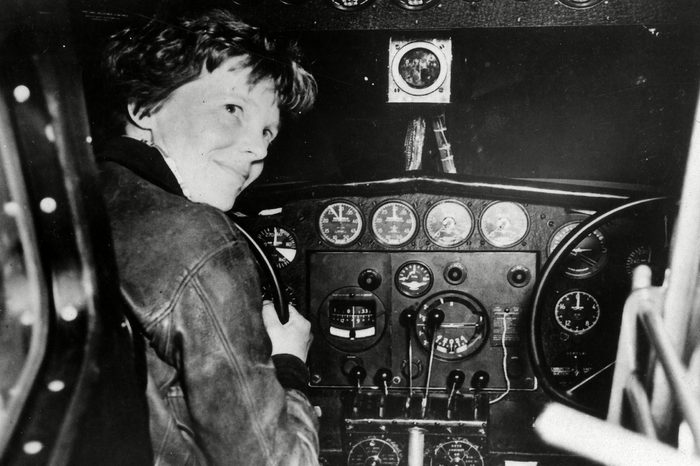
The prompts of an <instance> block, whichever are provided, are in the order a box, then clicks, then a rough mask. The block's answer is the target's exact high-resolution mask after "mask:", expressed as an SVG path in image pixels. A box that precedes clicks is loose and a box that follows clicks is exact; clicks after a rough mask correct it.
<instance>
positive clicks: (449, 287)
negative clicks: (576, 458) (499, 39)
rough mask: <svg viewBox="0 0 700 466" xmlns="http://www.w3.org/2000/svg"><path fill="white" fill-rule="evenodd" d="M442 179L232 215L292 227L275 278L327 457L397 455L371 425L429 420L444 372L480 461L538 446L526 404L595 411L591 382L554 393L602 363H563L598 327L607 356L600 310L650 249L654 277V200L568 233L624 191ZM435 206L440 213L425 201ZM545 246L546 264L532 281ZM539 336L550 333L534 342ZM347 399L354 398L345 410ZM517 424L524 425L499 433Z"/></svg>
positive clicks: (662, 239) (438, 437) (660, 217)
mask: <svg viewBox="0 0 700 466" xmlns="http://www.w3.org/2000/svg"><path fill="white" fill-rule="evenodd" d="M438 184H440V183H438ZM373 188H376V189H373ZM414 188H415V186H414ZM443 188H444V189H442V190H440V191H439V192H437V191H436V190H435V189H427V188H426V189H406V183H399V184H398V185H397V186H392V187H391V188H387V187H386V186H380V185H373V184H372V183H368V184H363V185H362V186H361V187H358V186H349V185H339V186H336V187H329V186H326V187H323V188H319V189H313V188H312V189H309V190H307V191H305V192H303V193H301V194H299V193H297V195H296V196H294V195H292V196H287V199H291V200H289V201H287V202H286V203H285V204H284V205H283V206H282V209H281V210H273V211H272V212H273V215H266V216H252V217H247V218H242V219H239V222H240V223H241V224H243V226H244V227H246V228H247V229H248V230H249V231H251V233H255V232H256V231H258V230H266V231H268V232H269V231H270V228H271V227H272V228H278V229H279V230H280V231H284V232H286V233H288V234H289V235H291V236H293V238H294V241H295V245H296V249H295V256H294V258H293V260H291V261H290V262H288V263H286V264H285V265H284V266H283V267H281V268H280V275H281V277H282V279H283V281H285V282H286V284H287V285H288V290H289V291H290V292H291V293H292V294H293V299H292V300H291V301H292V302H294V303H296V305H297V306H298V309H299V310H300V312H302V314H304V315H305V316H306V317H307V318H308V319H309V320H310V321H311V323H312V328H313V332H314V335H315V338H314V342H313V345H312V349H311V352H310V354H309V360H308V364H309V368H310V372H311V382H310V387H311V396H312V399H313V401H314V403H316V404H319V405H320V406H321V408H322V411H323V413H324V415H323V417H322V429H321V433H322V445H323V449H324V451H325V452H326V453H325V455H327V457H328V458H335V459H331V460H330V461H331V463H329V464H336V463H335V461H341V460H339V459H338V458H343V459H342V461H344V462H345V461H347V458H349V456H348V455H349V454H350V452H351V451H352V452H353V455H355V456H357V452H358V451H359V450H358V448H360V447H359V446H358V445H363V446H365V447H367V448H369V447H370V445H375V444H378V443H381V442H384V441H386V442H389V443H390V444H392V445H394V447H395V449H396V450H397V451H398V452H399V453H401V452H402V451H403V450H404V449H405V448H406V444H405V441H404V440H406V438H407V437H406V432H405V429H403V430H402V429H399V430H397V431H396V433H395V435H394V434H391V435H388V434H386V432H387V431H386V426H385V427H381V428H380V426H378V425H374V424H372V423H373V422H375V421H376V422H379V423H380V424H381V423H382V422H385V423H386V422H389V419H393V420H394V421H395V420H396V419H399V418H400V419H403V420H402V421H401V422H409V421H410V422H414V423H416V422H417V423H420V422H421V419H426V418H428V419H435V420H436V421H435V422H437V424H436V425H440V426H442V424H440V423H444V422H446V421H445V416H446V415H447V411H449V409H450V408H449V406H450V404H449V403H450V402H448V401H446V399H445V397H447V396H448V395H449V393H450V391H451V387H454V385H451V383H452V382H451V380H453V378H454V377H455V376H456V375H455V374H457V375H458V376H459V377H461V378H462V380H464V381H465V382H464V384H463V385H462V386H461V388H459V389H458V390H457V391H456V392H457V393H459V396H461V397H462V398H463V399H462V401H461V402H464V403H467V405H469V406H471V407H469V406H468V407H467V408H466V409H465V410H464V412H463V413H462V414H464V413H474V416H477V413H478V416H480V417H470V418H468V419H463V420H462V421H460V422H463V423H466V424H464V425H467V426H469V425H471V424H470V423H474V425H475V426H476V425H478V426H480V427H478V428H477V427H474V429H472V428H471V427H469V428H465V429H466V430H464V431H462V434H463V435H464V437H463V438H464V439H471V441H472V443H474V444H475V445H477V446H478V448H477V449H476V450H477V451H478V453H479V455H480V456H482V457H483V458H485V460H484V461H486V463H485V464H490V463H488V461H490V460H489V458H492V459H493V458H497V457H508V455H509V454H510V453H512V451H514V450H518V451H521V452H523V451H524V452H530V453H536V452H538V451H539V452H542V451H545V452H546V451H548V450H547V447H544V446H543V445H541V444H539V443H538V441H537V440H536V439H535V437H534V435H533V434H532V432H531V425H530V423H531V419H530V418H529V417H528V416H530V415H528V414H526V413H531V414H532V415H536V413H537V412H538V410H539V409H540V408H538V407H541V406H542V405H543V403H544V402H546V401H547V400H551V399H557V400H559V401H564V402H565V403H569V404H572V405H575V406H577V407H579V408H582V409H585V410H588V411H590V412H594V413H597V414H600V406H601V405H605V404H606V402H607V398H606V397H607V394H606V393H605V388H604V387H605V384H603V385H602V386H603V389H602V390H603V392H597V393H595V394H594V395H593V398H592V399H582V400H580V399H578V398H571V397H570V399H567V397H566V390H569V389H570V388H571V387H572V386H574V385H575V384H576V383H579V382H581V381H582V380H583V379H585V377H586V375H590V374H591V371H592V370H600V369H601V368H602V367H603V366H601V364H603V365H605V364H606V363H607V362H609V361H607V359H606V361H602V360H601V361H596V362H595V364H589V365H590V367H588V366H586V367H583V366H582V367H583V369H581V368H580V367H578V365H577V364H578V361H574V362H573V363H572V362H571V361H570V359H571V358H572V357H573V358H574V359H576V358H575V357H574V356H572V355H574V354H576V352H577V348H576V344H577V342H580V341H582V340H586V341H591V340H590V339H589V338H588V339H587V337H588V336H590V335H598V336H601V335H602V336H603V337H604V339H605V341H604V342H600V341H599V339H596V341H597V342H598V343H596V345H598V348H600V349H601V351H603V353H605V352H606V351H608V352H609V351H613V352H614V350H615V348H616V340H617V330H618V325H617V323H616V322H617V321H616V320H615V317H614V316H615V315H617V313H618V312H621V306H622V303H624V299H625V297H626V294H627V292H628V289H629V280H630V274H629V271H630V270H631V269H632V268H633V267H634V266H635V265H638V264H640V263H646V262H649V258H650V251H651V257H653V260H652V261H651V262H652V263H653V265H654V267H655V268H656V270H657V272H658V271H659V270H662V269H663V267H664V266H665V252H664V250H663V248H664V247H665V246H664V245H667V244H668V238H669V236H668V235H669V234H670V233H669V231H668V228H667V226H668V225H672V219H671V217H670V214H669V212H670V210H669V209H668V208H667V207H664V208H660V209H655V210H652V211H650V212H648V213H646V214H644V215H641V214H639V213H632V214H630V215H627V216H625V215H623V216H621V217H620V216H618V217H616V218H615V219H614V220H611V221H609V222H608V221H606V222H603V223H601V224H600V225H598V226H597V227H596V228H593V229H591V230H590V231H587V232H586V234H585V235H583V236H581V238H580V240H579V241H578V242H577V244H575V245H571V244H569V243H570V241H568V240H569V239H570V238H571V236H572V235H576V234H580V233H579V232H580V231H581V229H582V228H584V227H586V225H588V224H589V223H590V222H591V221H592V220H593V219H596V218H598V217H599V216H605V215H606V213H608V212H611V211H613V210H614V209H616V208H617V207H619V206H621V205H625V204H626V203H628V202H629V199H630V198H632V197H634V196H633V195H630V196H629V197H626V196H624V195H621V194H619V193H617V194H614V195H613V194H611V193H610V192H604V191H601V192H600V193H599V195H591V190H590V189H587V190H586V192H585V193H583V194H580V195H579V194H577V193H576V192H575V190H570V191H569V192H568V193H559V194H556V195H551V193H550V194H548V195H543V190H542V189H529V188H524V189H522V190H517V191H518V193H517V195H513V194H512V193H505V192H499V191H498V190H497V189H494V188H491V189H481V188H476V189H474V188H468V189H464V188H463V187H460V186H454V185H452V186H450V185H447V187H446V186H443ZM407 191H408V193H407ZM582 192H583V191H582ZM373 193H376V194H375V195H373ZM465 193H467V194H468V195H464V194H465ZM594 194H595V193H594ZM559 195H561V199H558V198H557V196H559ZM572 196H573V197H572ZM273 198H274V196H273ZM266 199H267V200H266V202H267V203H268V204H267V205H273V200H271V198H270V196H267V198H266ZM445 205H447V206H449V208H448V209H444V208H440V209H436V206H445ZM494 206H495V207H494ZM572 206H575V207H572ZM436 211H437V214H436ZM451 214H454V215H451ZM326 227H329V230H328V231H324V228H326ZM436 238H437V239H436ZM441 238H442V239H441ZM499 238H503V239H502V240H499ZM562 245H563V246H566V247H568V250H567V251H566V254H562V253H561V252H560V249H561V247H562ZM550 257H553V258H558V259H557V261H558V262H557V264H556V267H555V270H556V271H551V272H548V277H549V278H548V280H547V283H546V284H545V285H546V286H545V288H544V289H543V288H542V287H541V286H540V284H541V283H540V282H541V278H542V272H543V271H544V270H545V269H547V270H549V269H550V268H552V266H550V264H549V259H550ZM552 277H554V278H552ZM613 277H615V278H614V279H613ZM538 287H539V288H538ZM536 291H538V293H539V295H540V297H539V298H538V303H539V304H538V309H539V310H538V317H537V319H538V322H543V323H542V324H540V323H538V324H537V325H539V327H537V328H536V329H535V330H533V328H535V327H536V326H535V324H533V322H532V319H533V298H534V295H535V292H536ZM615 307H619V308H620V309H614V310H613V309H612V308H615ZM560 308H561V309H560ZM436 309H438V310H439V311H440V312H441V313H442V317H441V319H442V320H441V322H440V325H439V327H437V329H435V328H433V327H431V318H432V317H431V313H434V311H435V310H436ZM581 309H584V311H581ZM407 315H409V316H412V317H409V318H408V320H407V317H406V316H407ZM541 316H545V317H544V318H542V317H541ZM411 319H412V320H411ZM543 329H544V330H543ZM533 334H535V337H533ZM551 335H555V336H556V338H557V341H558V343H557V344H551V343H549V341H550V340H551V338H552V336H551ZM562 335H567V336H568V337H569V338H568V339H566V341H567V342H569V344H570V346H571V345H573V346H572V348H573V349H572V348H567V349H566V350H562V351H563V353H564V354H565V355H567V357H568V358H569V359H567V360H566V361H568V362H567V364H560V362H559V361H558V360H557V359H556V357H557V355H555V354H554V352H556V351H555V350H557V351H558V350H561V348H560V347H561V345H562V344H563V343H562V341H563V340H564V339H562V338H561V336H562ZM533 338H534V339H536V338H540V339H541V340H538V341H536V342H535V343H533ZM601 338H602V337H601ZM545 340H547V341H545ZM587 344H589V343H587ZM557 345H558V346H557ZM535 346H536V347H537V351H538V356H536V357H535V359H533V354H532V353H533V347H535ZM589 346H590V344H589ZM562 351H558V353H557V354H559V353H561V352H562ZM585 351H588V353H587V354H586V358H589V357H593V358H595V357H596V356H595V354H597V353H595V352H594V351H592V350H591V348H588V349H587V350H582V352H585ZM594 353H595V354H594ZM605 354H607V353H605ZM431 360H432V361H431ZM566 361H565V362H566ZM569 363H570V364H569ZM504 367H505V370H504ZM543 382H544V383H543ZM598 389H599V388H598ZM384 392H386V397H383V396H382V393H384ZM562 393H563V394H564V395H563V396H562ZM426 394H428V395H427V398H428V399H429V400H430V401H429V402H428V403H426V404H427V407H425V408H423V411H421V409H420V407H418V403H420V401H419V400H420V399H422V398H425V397H426ZM358 397H359V398H358ZM362 397H365V398H362ZM384 398H386V399H385V400H384ZM358 399H362V400H364V401H362V402H361V403H359V406H360V407H359V408H358V402H357V401H356V400H358ZM348 400H350V401H348ZM352 400H355V401H352ZM381 400H384V401H381ZM404 400H409V401H408V402H407V405H406V406H408V407H405V406H404ZM465 400H466V401H465ZM484 400H486V401H484ZM494 400H496V401H495V402H494ZM382 403H386V407H385V406H384V405H383V404H382ZM469 403H471V404H469ZM481 405H484V406H485V408H484V409H483V410H482V411H479V410H478V409H477V407H478V406H481ZM380 406H382V408H381V409H382V410H384V414H383V416H384V417H383V418H378V412H379V411H378V410H379V409H380V408H379V407H380ZM392 407H393V408H392ZM392 409H393V411H392ZM363 410H364V411H363ZM386 410H389V411H388V412H387V411H386ZM375 411H377V412H375ZM367 419H373V421H367ZM377 419H379V420H377ZM407 419H408V420H407ZM394 421H392V422H394ZM358 422H359V423H360V424H358ZM366 422H370V424H367V423H366ZM390 424H391V423H390ZM514 424H518V425H517V426H514ZM520 424H522V425H520ZM391 425H392V426H394V427H395V424H391ZM359 426H361V427H362V428H363V429H364V430H358V428H359ZM485 426H486V427H485ZM516 428H517V429H519V431H521V432H524V434H522V435H520V436H514V435H512V433H513V429H516ZM353 429H354V430H353ZM382 429H384V430H382ZM436 429H437V430H436ZM440 429H443V430H444V428H443V427H440V428H438V427H435V428H434V429H433V430H429V433H430V435H433V436H434V437H431V438H432V439H433V440H431V442H432V443H430V445H429V446H426V448H428V447H430V448H431V449H436V448H438V447H439V445H440V444H442V443H444V442H446V441H449V437H448V436H447V431H445V432H443V430H440ZM390 430H391V429H390ZM394 430H396V429H394ZM360 432H362V435H360ZM381 432H384V434H383V435H380V436H377V435H375V434H377V433H381ZM441 432H442V433H441ZM487 432H488V434H487ZM372 439H374V440H372ZM402 439H403V440H402ZM406 441H407V440H406ZM368 442H369V443H368ZM392 442H393V443H392ZM402 442H404V443H402ZM370 449H371V448H370ZM550 453H551V452H550ZM426 454H427V453H426ZM334 455H336V456H334ZM337 455H339V456H337ZM503 455H505V456H503ZM399 456H400V455H399ZM352 457H354V456H352ZM494 461H495V460H494Z"/></svg>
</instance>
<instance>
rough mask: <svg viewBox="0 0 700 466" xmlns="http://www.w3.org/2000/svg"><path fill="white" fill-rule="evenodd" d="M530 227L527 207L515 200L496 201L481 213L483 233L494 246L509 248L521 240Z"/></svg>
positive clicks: (480, 224)
mask: <svg viewBox="0 0 700 466" xmlns="http://www.w3.org/2000/svg"><path fill="white" fill-rule="evenodd" d="M529 227H530V219H529V217H528V215H527V212H526V211H525V208H524V207H523V206H521V205H520V204H517V203H515V202H494V203H493V204H490V205H489V206H488V207H486V209H485V210H484V212H483V213H482V214H481V220H480V222H479V228H480V230H481V235H482V236H483V237H484V239H485V240H486V241H488V243H489V244H491V245H492V246H496V247H497V248H507V247H510V246H514V245H515V244H517V243H518V242H520V241H521V240H522V239H523V238H524V237H525V235H526V234H527V231H528V229H529Z"/></svg>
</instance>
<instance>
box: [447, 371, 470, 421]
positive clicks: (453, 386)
mask: <svg viewBox="0 0 700 466" xmlns="http://www.w3.org/2000/svg"><path fill="white" fill-rule="evenodd" d="M466 378H467V376H466V375H465V374H464V372H462V371H460V370H458V369H455V370H453V371H450V373H449V374H448V376H447V391H448V392H449V393H450V394H449V396H448V397H447V419H452V402H453V401H454V400H453V398H454V394H455V393H457V391H458V390H459V389H460V388H462V385H464V381H465V380H466Z"/></svg>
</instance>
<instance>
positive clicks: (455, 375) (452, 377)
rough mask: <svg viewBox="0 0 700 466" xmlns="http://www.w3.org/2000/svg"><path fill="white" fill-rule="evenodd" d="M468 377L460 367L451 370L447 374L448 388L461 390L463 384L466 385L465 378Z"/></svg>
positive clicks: (449, 389)
mask: <svg viewBox="0 0 700 466" xmlns="http://www.w3.org/2000/svg"><path fill="white" fill-rule="evenodd" d="M466 378H467V376H466V375H464V372H462V371H460V370H458V369H455V370H453V371H450V373H449V374H448V375H447V390H448V391H452V390H459V389H460V388H461V387H462V385H464V380H465V379H466Z"/></svg>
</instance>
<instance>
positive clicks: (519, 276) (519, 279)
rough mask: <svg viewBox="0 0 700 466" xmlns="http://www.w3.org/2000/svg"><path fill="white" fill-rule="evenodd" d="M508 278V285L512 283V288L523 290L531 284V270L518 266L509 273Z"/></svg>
mask: <svg viewBox="0 0 700 466" xmlns="http://www.w3.org/2000/svg"><path fill="white" fill-rule="evenodd" d="M507 278H508V283H510V284H511V285H512V286H514V287H516V288H522V287H523V286H525V285H527V284H528V283H530V278H531V274H530V269H528V268H527V267H525V266H523V265H516V266H514V267H512V268H511V269H510V270H509V271H508V274H507Z"/></svg>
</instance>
